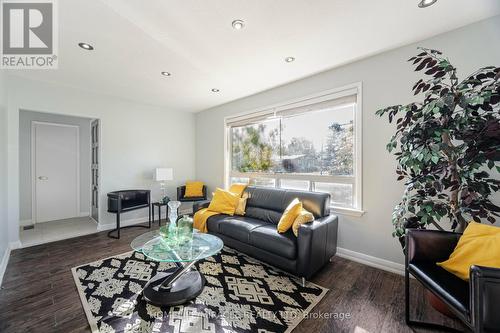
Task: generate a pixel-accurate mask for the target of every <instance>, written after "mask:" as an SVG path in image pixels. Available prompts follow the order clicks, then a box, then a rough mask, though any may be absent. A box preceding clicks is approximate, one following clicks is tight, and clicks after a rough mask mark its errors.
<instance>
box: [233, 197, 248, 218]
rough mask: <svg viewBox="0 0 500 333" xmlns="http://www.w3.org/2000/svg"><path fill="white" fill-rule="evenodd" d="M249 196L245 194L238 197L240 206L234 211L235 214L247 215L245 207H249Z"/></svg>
mask: <svg viewBox="0 0 500 333" xmlns="http://www.w3.org/2000/svg"><path fill="white" fill-rule="evenodd" d="M247 200H248V197H247V196H245V195H244V196H243V198H238V206H236V210H235V211H234V215H241V216H245V209H246V208H247Z"/></svg>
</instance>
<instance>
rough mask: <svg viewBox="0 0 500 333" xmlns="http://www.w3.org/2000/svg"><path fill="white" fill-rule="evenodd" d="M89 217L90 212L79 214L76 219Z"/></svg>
mask: <svg viewBox="0 0 500 333" xmlns="http://www.w3.org/2000/svg"><path fill="white" fill-rule="evenodd" d="M89 216H90V212H80V214H78V217H89Z"/></svg>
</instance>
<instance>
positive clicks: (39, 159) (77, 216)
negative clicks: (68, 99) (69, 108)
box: [19, 110, 100, 247]
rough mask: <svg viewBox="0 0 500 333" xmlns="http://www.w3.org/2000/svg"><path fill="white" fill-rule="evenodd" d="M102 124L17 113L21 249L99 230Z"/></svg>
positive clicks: (70, 117) (22, 112)
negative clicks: (100, 139) (100, 130)
mask: <svg viewBox="0 0 500 333" xmlns="http://www.w3.org/2000/svg"><path fill="white" fill-rule="evenodd" d="M99 137H100V135H99V120H98V119H90V118H84V117H76V116H69V115H60V114H51V113H42V112H33V111H25V110H21V111H20V113H19V174H20V184H19V185H20V186H19V195H20V200H19V202H20V212H19V215H20V234H19V236H20V240H21V244H22V246H23V247H27V246H32V245H37V244H42V243H48V242H52V241H56V240H61V239H66V238H72V237H77V236H81V235H86V234H90V233H95V232H97V223H98V220H99V200H98V199H99V157H100V156H99V155H100V152H99Z"/></svg>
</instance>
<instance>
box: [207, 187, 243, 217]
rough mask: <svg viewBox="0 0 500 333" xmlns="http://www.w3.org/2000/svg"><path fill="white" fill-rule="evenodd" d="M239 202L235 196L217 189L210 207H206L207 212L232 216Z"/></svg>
mask: <svg viewBox="0 0 500 333" xmlns="http://www.w3.org/2000/svg"><path fill="white" fill-rule="evenodd" d="M239 201H240V198H238V196H237V195H236V194H234V193H231V192H229V191H224V190H223V189H220V188H217V189H216V190H215V193H214V196H213V198H212V201H211V202H210V205H208V210H210V211H212V212H217V213H221V214H227V215H234V211H235V210H236V207H238V203H239Z"/></svg>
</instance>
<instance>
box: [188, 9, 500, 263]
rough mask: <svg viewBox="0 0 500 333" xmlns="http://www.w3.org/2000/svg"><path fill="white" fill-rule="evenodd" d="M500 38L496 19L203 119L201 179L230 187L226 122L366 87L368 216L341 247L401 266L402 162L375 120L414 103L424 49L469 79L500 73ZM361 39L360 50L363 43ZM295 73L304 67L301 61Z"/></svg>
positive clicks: (353, 221) (345, 219)
mask: <svg viewBox="0 0 500 333" xmlns="http://www.w3.org/2000/svg"><path fill="white" fill-rule="evenodd" d="M499 32H500V17H499V16H497V17H494V18H492V19H489V20H486V21H482V22H479V23H475V24H473V25H470V26H467V27H464V28H461V29H458V30H455V31H451V32H448V33H445V34H442V35H439V36H436V37H433V38H430V39H427V40H424V41H422V42H420V43H417V44H413V45H409V46H405V47H401V48H398V49H395V50H392V51H389V52H385V53H382V54H379V55H376V56H373V57H370V58H367V59H364V60H361V61H357V62H354V63H351V64H348V65H345V66H342V67H339V68H336V69H332V70H330V71H326V72H323V73H320V74H317V75H314V76H311V77H308V78H305V79H302V80H299V81H295V82H292V83H290V84H287V85H284V86H280V87H278V88H275V89H271V90H268V91H265V92H262V93H259V94H256V95H253V96H250V97H247V98H243V99H240V100H237V101H234V102H231V103H228V104H225V105H222V106H219V107H215V108H212V109H209V110H206V111H204V112H201V113H198V114H197V115H196V177H197V178H198V179H200V180H203V181H205V182H207V184H208V185H209V186H210V191H211V190H213V189H214V187H216V186H223V181H224V180H223V177H224V161H223V158H224V150H223V146H224V142H223V138H224V134H223V119H224V117H225V116H228V115H232V114H237V113H242V112H245V111H247V110H253V109H256V108H261V107H264V106H266V105H271V104H274V103H279V102H282V101H286V100H289V99H293V98H297V97H300V96H305V95H308V94H312V93H316V92H320V91H323V90H327V89H332V88H337V87H342V86H344V85H347V84H351V83H355V82H362V83H363V96H362V98H363V110H362V112H363V209H364V210H365V211H366V214H365V215H364V216H362V217H360V218H356V217H351V216H339V220H340V223H339V236H338V237H339V247H341V248H344V249H347V250H350V251H355V252H358V253H362V254H367V255H370V256H374V257H377V258H380V259H384V260H389V261H391V262H397V263H402V262H403V255H402V251H401V248H400V246H399V244H398V242H397V241H396V240H395V239H393V238H392V236H391V233H392V225H391V212H392V209H393V207H394V205H395V204H396V203H397V202H398V201H399V199H400V198H401V195H402V192H403V185H402V184H401V183H398V182H396V181H395V178H396V177H395V176H394V170H395V166H396V163H395V159H394V157H392V156H391V155H389V153H388V152H387V151H386V150H385V145H386V143H387V142H388V140H389V138H390V136H391V134H392V133H393V132H394V127H393V126H390V125H388V124H387V120H386V119H380V118H378V117H376V116H375V111H376V110H377V109H379V108H381V107H385V106H389V105H394V104H399V103H407V102H410V101H413V100H415V97H413V96H412V94H411V92H410V89H411V87H412V85H413V83H414V82H415V81H416V80H417V78H418V75H417V74H416V73H414V72H413V67H412V66H411V65H410V64H409V63H407V62H406V60H407V59H408V58H410V57H411V56H412V55H414V54H416V53H417V52H418V51H417V50H416V47H417V46H423V47H429V48H436V49H439V50H442V51H443V52H444V54H445V55H446V56H448V57H449V58H450V60H451V61H452V63H453V64H454V65H455V66H457V67H458V70H459V73H460V75H461V77H464V76H465V75H467V74H469V73H472V72H473V71H474V70H475V69H477V68H479V67H481V66H486V65H497V66H498V65H500V43H499V41H500V40H499ZM360 37H361V38H360V40H359V41H354V42H362V36H360ZM325 42H328V41H325ZM343 47H349V45H345V46H343ZM291 66H300V59H297V61H296V62H295V63H293V64H291ZM263 75H272V73H263ZM242 79H244V78H242ZM235 84H237V82H235ZM418 99H421V97H418Z"/></svg>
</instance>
